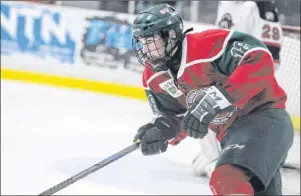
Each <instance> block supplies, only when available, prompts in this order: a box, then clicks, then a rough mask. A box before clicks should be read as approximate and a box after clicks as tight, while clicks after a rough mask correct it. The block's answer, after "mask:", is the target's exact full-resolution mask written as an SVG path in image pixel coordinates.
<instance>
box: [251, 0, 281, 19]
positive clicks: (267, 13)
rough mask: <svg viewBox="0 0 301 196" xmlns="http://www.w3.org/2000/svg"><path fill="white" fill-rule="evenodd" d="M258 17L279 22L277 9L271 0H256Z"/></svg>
mask: <svg viewBox="0 0 301 196" xmlns="http://www.w3.org/2000/svg"><path fill="white" fill-rule="evenodd" d="M254 3H256V5H257V7H258V10H259V15H260V18H261V19H263V20H267V21H271V22H279V17H278V9H277V6H276V4H275V2H273V1H256V2H254Z"/></svg>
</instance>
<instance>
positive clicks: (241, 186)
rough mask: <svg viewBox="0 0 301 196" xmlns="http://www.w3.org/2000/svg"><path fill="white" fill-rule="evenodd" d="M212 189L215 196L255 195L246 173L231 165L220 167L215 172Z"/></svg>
mask: <svg viewBox="0 0 301 196" xmlns="http://www.w3.org/2000/svg"><path fill="white" fill-rule="evenodd" d="M210 189H211V191H212V192H213V194H214V195H236V194H237V195H254V190H253V187H252V185H251V184H250V182H249V176H248V175H247V174H246V172H245V171H244V170H243V169H242V168H239V167H236V166H232V165H230V164H228V165H222V166H219V167H217V168H216V169H215V170H214V171H213V173H212V176H211V178H210Z"/></svg>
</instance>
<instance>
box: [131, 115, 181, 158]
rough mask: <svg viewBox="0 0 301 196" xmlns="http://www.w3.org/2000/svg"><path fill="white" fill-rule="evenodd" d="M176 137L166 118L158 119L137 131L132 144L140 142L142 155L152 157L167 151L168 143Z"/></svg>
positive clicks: (170, 123) (174, 130)
mask: <svg viewBox="0 0 301 196" xmlns="http://www.w3.org/2000/svg"><path fill="white" fill-rule="evenodd" d="M175 136H176V129H175V128H174V127H172V122H171V121H169V120H168V119H166V118H163V117H158V118H156V119H155V120H154V122H153V123H147V124H146V125H143V126H142V127H140V128H139V129H138V132H137V134H136V135H135V137H134V142H136V141H137V140H138V139H140V140H141V143H140V148H141V151H142V154H143V155H154V154H159V153H162V152H165V151H166V150H167V146H168V141H169V140H170V139H173V138H174V137H175Z"/></svg>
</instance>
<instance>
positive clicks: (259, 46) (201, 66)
mask: <svg viewBox="0 0 301 196" xmlns="http://www.w3.org/2000/svg"><path fill="white" fill-rule="evenodd" d="M215 83H220V84H222V85H223V86H224V87H225V89H226V90H227V91H228V93H229V95H230V96H231V97H232V98H233V100H234V102H233V105H234V106H236V109H235V110H233V111H230V112H225V113H220V114H218V115H217V116H216V117H215V118H214V119H213V120H212V121H211V123H210V125H209V129H210V130H212V131H214V132H215V133H216V134H217V139H218V140H219V141H220V140H221V139H222V137H223V135H224V134H225V133H226V131H227V129H228V128H229V127H230V126H231V124H232V123H233V121H234V120H235V119H236V118H239V117H241V116H244V115H247V114H249V113H251V112H254V111H258V110H264V109H266V108H285V102H286V99H287V96H286V93H285V92H284V90H283V89H282V88H281V87H280V86H279V85H278V83H277V81H276V79H275V77H274V65H273V58H272V55H271V53H270V52H269V50H268V49H267V48H266V46H265V45H264V44H263V43H262V42H261V41H259V40H257V39H256V38H254V37H252V36H249V35H247V34H245V33H242V32H238V31H229V30H226V29H210V30H206V31H202V32H194V31H192V32H189V33H188V34H186V36H185V39H184V40H183V45H182V59H181V65H180V69H179V71H178V73H177V76H176V77H175V76H174V74H172V73H171V71H170V70H167V71H161V72H153V71H151V70H150V69H147V68H146V69H145V70H144V73H143V85H144V88H145V91H146V95H147V97H148V100H149V103H150V105H151V107H152V110H153V113H154V114H155V115H163V116H166V117H172V118H177V119H178V123H179V130H177V131H178V133H179V134H180V138H179V139H180V140H181V139H183V138H184V137H183V134H182V133H183V132H181V131H182V130H180V123H181V120H182V118H181V116H183V115H184V113H185V112H186V110H187V108H188V107H189V106H190V105H191V104H192V103H193V102H194V97H196V96H197V93H198V90H199V89H202V88H207V87H209V86H211V85H214V84H215Z"/></svg>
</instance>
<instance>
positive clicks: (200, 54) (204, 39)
mask: <svg viewBox="0 0 301 196" xmlns="http://www.w3.org/2000/svg"><path fill="white" fill-rule="evenodd" d="M231 35H232V31H230V30H228V29H221V28H215V29H208V30H205V31H200V32H195V31H192V32H189V33H188V34H186V36H185V39H184V41H183V57H184V58H183V57H182V63H181V64H183V63H184V64H186V65H187V64H195V63H198V62H211V61H214V60H215V59H217V58H218V57H219V56H221V54H222V53H223V51H224V49H225V47H226V45H227V42H228V40H229V38H230V37H231ZM183 60H184V62H183ZM181 66H182V65H181Z"/></svg>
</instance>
